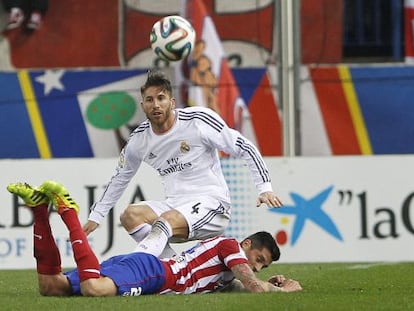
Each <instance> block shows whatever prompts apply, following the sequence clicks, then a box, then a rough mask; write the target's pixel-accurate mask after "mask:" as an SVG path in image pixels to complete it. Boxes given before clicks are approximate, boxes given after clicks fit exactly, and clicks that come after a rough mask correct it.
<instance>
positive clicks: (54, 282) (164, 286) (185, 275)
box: [7, 181, 302, 296]
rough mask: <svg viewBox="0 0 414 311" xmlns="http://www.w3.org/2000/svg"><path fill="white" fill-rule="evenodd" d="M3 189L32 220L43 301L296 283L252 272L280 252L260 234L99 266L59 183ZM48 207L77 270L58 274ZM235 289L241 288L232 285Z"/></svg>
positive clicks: (283, 287) (290, 287) (268, 288)
mask: <svg viewBox="0 0 414 311" xmlns="http://www.w3.org/2000/svg"><path fill="white" fill-rule="evenodd" d="M7 190H8V191H9V192H11V193H14V194H16V195H18V196H19V197H20V198H22V199H23V200H24V202H25V204H26V206H27V207H29V208H31V210H32V212H33V215H34V227H33V241H34V257H35V258H36V262H37V273H38V280H39V291H40V293H41V294H42V295H45V296H70V295H83V296H116V295H120V296H131V295H133V296H137V295H144V294H165V293H182V294H191V293H197V292H199V293H205V292H211V291H216V290H219V289H221V288H223V287H225V286H226V285H230V284H231V283H232V281H233V280H234V279H235V278H237V279H238V280H240V282H239V283H237V284H236V283H233V286H232V288H233V289H234V290H235V289H238V290H240V289H244V290H247V291H249V292H293V291H298V290H301V289H302V288H301V286H300V285H299V283H298V282H297V281H294V280H290V279H285V278H284V277H283V276H281V275H279V276H275V277H273V278H271V280H270V281H271V282H272V283H273V284H272V283H270V282H265V281H261V280H259V279H258V278H256V276H255V274H254V272H257V271H260V270H261V269H262V268H265V267H267V266H268V265H270V264H271V263H272V261H275V260H278V259H279V256H280V252H279V248H278V246H277V245H276V242H275V240H274V239H273V237H272V236H271V235H270V234H269V233H266V232H258V233H256V234H253V235H251V236H250V237H248V238H246V239H245V240H243V241H242V242H241V243H240V244H238V243H237V242H236V240H235V239H231V238H225V237H216V238H212V239H209V240H206V241H203V242H201V243H199V244H198V245H197V246H195V247H193V248H191V249H190V250H188V251H186V252H184V253H183V254H182V255H181V256H176V257H173V258H170V259H158V258H157V257H155V256H153V255H151V254H147V253H140V252H134V253H131V254H126V255H119V256H114V257H112V258H110V259H108V260H106V261H104V262H102V263H101V264H99V262H98V259H97V257H96V256H95V254H94V253H93V251H92V249H91V247H90V245H89V244H88V240H87V237H86V234H85V232H84V231H83V230H82V226H81V224H80V222H79V218H78V215H77V213H78V211H79V207H78V205H77V204H76V202H75V201H74V200H73V199H72V198H71V197H70V195H69V193H68V192H67V190H66V189H65V188H64V187H63V186H62V185H61V184H58V183H55V182H52V181H46V182H44V183H43V184H42V185H41V186H40V187H39V188H34V187H31V186H30V185H28V184H23V183H15V184H9V185H8V187H7ZM49 202H51V203H52V204H53V205H54V207H55V209H56V210H57V211H58V213H59V215H60V216H61V218H62V220H63V222H64V223H65V225H66V227H67V228H68V230H69V239H70V242H71V245H72V249H73V254H74V259H75V262H76V265H77V269H74V270H72V271H69V272H66V273H62V269H61V260H60V254H59V250H58V248H57V246H56V244H55V239H54V237H53V235H52V230H51V227H50V223H49V218H48V205H49ZM236 285H239V286H236Z"/></svg>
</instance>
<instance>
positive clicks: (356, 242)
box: [0, 156, 414, 269]
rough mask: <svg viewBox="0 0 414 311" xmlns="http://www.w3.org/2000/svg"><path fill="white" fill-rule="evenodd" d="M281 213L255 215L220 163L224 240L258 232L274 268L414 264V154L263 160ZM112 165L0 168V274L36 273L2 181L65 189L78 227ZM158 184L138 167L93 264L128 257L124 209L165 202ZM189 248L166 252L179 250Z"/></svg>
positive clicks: (63, 248)
mask: <svg viewBox="0 0 414 311" xmlns="http://www.w3.org/2000/svg"><path fill="white" fill-rule="evenodd" d="M265 161H266V163H267V164H268V168H269V171H270V172H271V175H272V178H273V188H274V191H275V193H276V194H277V195H279V196H280V197H281V199H282V201H283V203H284V207H283V208H279V209H276V208H267V207H265V206H264V205H262V206H260V207H256V199H257V193H256V191H255V188H254V185H253V182H252V179H251V178H250V173H249V171H248V170H247V168H246V167H245V166H244V162H243V161H240V160H232V159H230V160H229V159H226V160H223V162H222V165H223V170H224V173H225V177H226V179H227V181H228V184H229V188H230V191H231V194H232V200H233V209H232V220H231V223H230V225H229V227H228V229H227V231H226V235H230V236H234V237H236V238H237V239H240V240H241V239H242V238H243V237H245V236H247V235H248V234H250V233H253V232H255V231H260V230H265V231H268V232H270V233H272V234H273V235H274V236H275V238H276V240H277V241H278V243H279V245H280V248H281V252H282V256H281V260H280V261H281V262H284V263H287V262H374V261H414V249H413V247H412V246H413V242H414V207H412V206H413V205H414V203H412V200H413V197H414V186H413V182H412V176H413V175H414V174H413V171H414V156H372V157H369V156H365V157H324V158H266V159H265ZM116 164H117V159H116V158H111V159H67V160H1V161H0V170H1V172H2V174H1V179H0V189H1V190H0V200H1V202H2V205H1V213H0V269H16V268H19V269H20V268H22V269H23V268H33V267H35V261H34V259H33V255H32V253H33V243H32V238H33V237H32V223H33V218H32V216H31V212H30V211H29V210H27V208H25V207H24V206H23V202H21V201H20V200H17V198H16V197H14V196H13V195H11V194H10V193H8V192H7V190H6V187H7V184H8V183H11V182H16V181H24V182H28V183H30V184H33V185H39V184H41V183H42V182H43V181H44V180H56V181H59V182H61V183H63V184H64V185H65V186H66V188H67V189H68V190H69V192H70V193H71V194H72V196H73V197H74V198H75V200H76V201H77V202H78V203H79V205H80V206H81V210H80V214H79V217H80V219H81V223H84V222H85V221H86V220H87V216H88V214H89V211H88V208H89V207H90V206H91V205H92V203H93V202H94V201H95V200H97V199H98V198H99V196H100V195H101V193H102V190H103V187H104V185H105V183H106V182H108V181H109V179H110V177H111V175H112V174H113V172H114V169H115V166H116ZM163 197H164V195H163V188H162V184H161V182H160V179H159V177H158V176H157V175H156V173H155V172H154V171H153V170H152V169H151V168H149V167H148V166H146V165H143V166H142V167H141V168H140V170H139V171H138V174H137V175H136V176H135V178H134V179H133V181H132V182H131V184H130V185H129V187H128V188H127V190H126V192H125V193H124V194H123V196H122V197H121V199H120V201H119V202H118V204H117V205H116V207H115V208H114V210H113V213H111V214H110V215H108V216H107V217H106V218H105V220H104V221H103V223H102V224H101V225H100V226H99V228H98V229H97V230H96V231H95V232H93V233H92V234H91V235H90V236H89V240H90V243H91V245H92V247H93V249H94V250H95V252H96V254H97V255H98V257H99V259H100V260H103V259H106V258H109V257H110V256H112V255H116V254H120V253H127V252H130V251H132V250H133V249H134V248H135V242H133V240H132V239H131V238H130V237H129V236H128V234H127V233H126V232H125V230H124V229H123V228H122V227H121V226H120V223H119V215H120V213H121V212H122V210H123V209H124V208H125V207H126V206H127V205H128V204H129V203H130V202H133V201H135V202H137V201H140V200H144V199H162V198H163ZM50 221H51V224H52V229H53V233H54V236H55V239H56V242H57V244H58V246H59V249H60V252H61V256H62V265H63V267H73V266H74V261H73V258H72V251H71V247H70V244H69V243H68V242H67V238H68V233H67V229H66V228H65V226H64V224H63V222H62V221H61V219H60V217H59V215H58V214H57V213H56V212H54V211H52V212H51V214H50ZM189 245H191V243H190V244H188V243H187V244H184V245H177V244H173V247H175V248H176V249H177V250H178V251H180V250H182V249H183V248H185V247H187V246H189Z"/></svg>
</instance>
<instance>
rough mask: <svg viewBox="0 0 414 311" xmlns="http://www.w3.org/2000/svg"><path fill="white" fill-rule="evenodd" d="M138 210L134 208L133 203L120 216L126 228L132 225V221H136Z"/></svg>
mask: <svg viewBox="0 0 414 311" xmlns="http://www.w3.org/2000/svg"><path fill="white" fill-rule="evenodd" d="M137 216H138V215H137V212H136V208H134V207H133V206H132V205H131V204H130V205H128V207H127V208H126V209H124V210H123V211H122V213H121V215H120V216H119V220H120V222H121V224H122V226H123V227H124V228H127V227H130V226H131V223H133V222H136V219H137Z"/></svg>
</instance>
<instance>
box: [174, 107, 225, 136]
mask: <svg viewBox="0 0 414 311" xmlns="http://www.w3.org/2000/svg"><path fill="white" fill-rule="evenodd" d="M177 111H178V119H179V120H181V121H184V122H196V123H198V124H202V125H205V126H210V127H212V128H214V129H216V130H218V131H221V130H222V129H223V127H224V126H225V123H224V120H223V119H222V118H221V117H220V116H219V115H218V114H217V113H216V112H214V111H213V110H212V109H210V108H206V107H198V106H197V107H187V108H180V109H177Z"/></svg>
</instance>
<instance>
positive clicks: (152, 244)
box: [135, 217, 172, 257]
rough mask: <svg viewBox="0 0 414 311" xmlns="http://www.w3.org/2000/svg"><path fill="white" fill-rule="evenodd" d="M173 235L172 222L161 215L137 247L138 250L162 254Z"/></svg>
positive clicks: (155, 254) (156, 254)
mask: <svg viewBox="0 0 414 311" xmlns="http://www.w3.org/2000/svg"><path fill="white" fill-rule="evenodd" d="M171 236H172V228H171V226H170V224H169V223H168V222H167V221H166V220H165V219H164V218H162V217H159V218H158V219H157V220H156V221H155V222H154V223H153V225H152V228H151V231H150V233H149V234H148V235H147V237H146V238H145V239H143V240H142V241H141V242H140V243H139V244H138V246H137V248H136V249H135V251H136V252H143V253H148V254H152V255H154V256H156V257H158V256H160V255H161V253H162V251H163V250H164V248H165V246H166V245H167V242H168V239H169V238H170V237H171Z"/></svg>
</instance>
